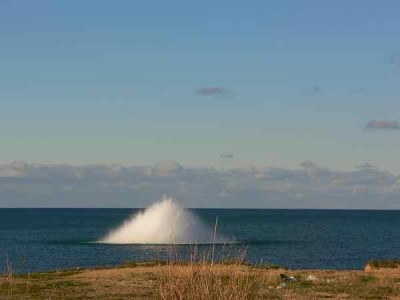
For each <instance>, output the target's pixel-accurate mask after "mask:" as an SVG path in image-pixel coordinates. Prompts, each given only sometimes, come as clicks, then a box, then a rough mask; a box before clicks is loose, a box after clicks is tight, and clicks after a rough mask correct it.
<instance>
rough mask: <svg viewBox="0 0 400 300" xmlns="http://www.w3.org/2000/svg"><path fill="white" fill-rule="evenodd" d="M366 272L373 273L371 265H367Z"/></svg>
mask: <svg viewBox="0 0 400 300" xmlns="http://www.w3.org/2000/svg"><path fill="white" fill-rule="evenodd" d="M364 271H365V272H372V267H371V265H370V264H367V265H366V266H365V268H364Z"/></svg>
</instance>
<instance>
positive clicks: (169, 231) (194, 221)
mask: <svg viewBox="0 0 400 300" xmlns="http://www.w3.org/2000/svg"><path fill="white" fill-rule="evenodd" d="M214 240H215V242H216V243H221V242H223V239H222V238H221V237H218V236H217V237H215V238H214V229H212V228H208V227H207V226H205V225H204V224H203V223H202V222H201V221H200V220H199V219H198V218H197V217H196V216H195V215H194V214H193V213H191V212H189V211H188V210H187V209H185V208H183V207H181V206H180V205H178V204H177V203H176V202H174V201H173V200H172V199H170V198H165V197H164V198H163V199H161V200H160V202H157V203H155V204H153V205H152V206H150V207H148V208H147V209H146V210H145V211H144V212H141V213H138V214H136V215H134V216H133V217H132V218H131V219H129V220H127V221H126V222H124V223H123V224H122V225H121V226H120V227H119V228H117V229H116V230H113V231H111V232H110V233H109V234H108V235H107V236H106V237H105V238H104V239H102V240H101V241H100V242H101V243H108V244H194V243H196V244H208V243H212V242H214Z"/></svg>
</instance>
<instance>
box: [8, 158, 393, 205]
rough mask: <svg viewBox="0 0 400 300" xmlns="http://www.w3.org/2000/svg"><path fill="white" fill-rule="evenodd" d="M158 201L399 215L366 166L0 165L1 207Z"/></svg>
mask: <svg viewBox="0 0 400 300" xmlns="http://www.w3.org/2000/svg"><path fill="white" fill-rule="evenodd" d="M162 195H168V196H170V197H174V198H175V199H177V200H178V201H179V202H181V204H183V205H185V206H187V207H238V208H243V207H244V208H246V207H247V208H340V209H347V208H368V209H400V200H399V199H400V177H399V176H397V175H394V174H391V173H388V172H383V171H380V170H379V169H378V168H375V167H371V165H369V164H365V165H362V167H360V166H358V167H356V168H355V169H354V170H353V171H347V172H343V171H335V170H330V169H327V168H322V167H319V166H318V165H316V164H315V163H313V162H303V163H301V164H300V166H299V168H296V169H285V168H270V167H255V166H249V167H246V168H240V169H231V170H223V171H221V170H217V169H213V168H188V167H184V166H182V165H180V164H178V163H176V162H174V161H166V162H160V163H157V164H155V165H153V166H121V165H85V166H71V165H64V164H60V165H44V164H28V163H24V162H13V163H8V164H3V165H0V207H146V206H148V205H149V204H151V203H153V202H154V201H156V200H157V199H159V198H160V197H161V196H162Z"/></svg>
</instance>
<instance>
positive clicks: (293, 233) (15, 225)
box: [0, 209, 400, 273]
mask: <svg viewBox="0 0 400 300" xmlns="http://www.w3.org/2000/svg"><path fill="white" fill-rule="evenodd" d="M138 211H139V210H138V209H0V272H5V271H6V262H7V260H8V261H9V262H10V263H11V265H12V267H13V270H14V272H18V273H20V272H34V271H44V270H59V269H65V268H75V267H93V266H114V265H119V264H122V263H125V262H129V261H143V260H157V259H165V258H167V257H168V256H169V255H170V254H171V246H166V245H116V244H114V245H113V244H100V243H96V241H98V240H99V239H101V238H102V237H104V236H105V235H107V233H109V232H110V230H112V229H115V228H116V227H118V226H119V225H120V224H121V223H123V222H124V221H125V220H127V219H128V218H129V217H130V216H132V215H134V214H135V213H137V212H138ZM191 212H192V213H194V214H195V215H197V217H198V218H200V219H202V220H203V221H204V222H205V223H206V224H208V226H209V227H210V228H212V227H213V224H214V222H215V218H216V216H218V233H220V234H223V235H224V236H229V237H235V239H236V240H237V241H238V242H240V243H241V244H239V245H237V247H242V248H246V249H247V255H246V260H247V261H249V262H251V263H273V264H277V265H281V266H286V267H289V268H293V269H362V268H363V267H364V266H365V263H366V261H368V260H370V259H400V211H354V210H352V211H350V210H347V211H346V210H341V211H339V210H262V209H257V210H252V209H248V210H241V209H198V210H196V209H195V210H191ZM201 247H203V248H204V249H205V248H207V247H209V246H207V245H206V246H201ZM216 247H217V248H218V249H217V251H222V250H221V249H222V246H216ZM189 251H191V247H190V246H177V252H179V253H187V252H189ZM182 255H183V254H182ZM183 256H184V255H183Z"/></svg>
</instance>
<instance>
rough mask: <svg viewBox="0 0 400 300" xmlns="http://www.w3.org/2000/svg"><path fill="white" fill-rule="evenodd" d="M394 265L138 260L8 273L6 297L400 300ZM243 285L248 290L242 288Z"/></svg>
mask: <svg viewBox="0 0 400 300" xmlns="http://www.w3.org/2000/svg"><path fill="white" fill-rule="evenodd" d="M383 265H384V266H385V265H388V264H387V263H384V264H383ZM391 266H392V267H390V268H389V267H384V268H381V267H378V268H375V267H372V268H371V269H368V268H367V270H291V269H287V268H280V267H277V266H273V267H270V268H268V267H257V266H251V265H247V264H241V263H221V264H217V263H216V264H211V263H209V262H207V263H193V264H190V263H175V264H174V263H166V262H163V263H161V262H151V261H148V262H133V263H126V264H124V265H121V266H119V267H96V268H83V269H81V268H76V269H69V270H59V271H48V272H37V273H31V274H18V275H14V274H3V275H0V299H48V298H52V299H114V298H116V299H132V298H134V299H178V298H176V297H174V296H173V295H174V293H176V292H177V291H175V289H178V292H179V291H180V287H181V286H185V284H186V285H187V289H186V290H182V291H181V292H182V293H190V292H191V291H192V290H193V291H192V292H195V293H196V294H198V293H200V294H201V291H202V289H205V288H208V286H213V285H215V284H219V285H218V286H216V287H215V288H216V290H218V289H219V290H218V291H219V292H221V293H222V292H224V291H226V292H229V291H230V290H232V289H237V288H238V287H240V288H243V289H245V288H248V289H249V290H246V294H248V293H249V292H254V293H255V294H254V295H256V297H255V299H315V298H317V299H320V298H333V299H346V298H348V299H368V298H369V299H398V298H399V297H400V267H399V266H398V265H397V266H396V267H393V265H391ZM196 278H197V279H198V281H196ZM221 278H222V279H223V280H222V281H221V280H220V279H221ZM243 282H247V283H249V284H248V286H247V285H246V286H242V284H243ZM250 283H251V284H250ZM196 284H198V286H196ZM224 284H225V285H226V286H225V285H224ZM192 285H194V286H192ZM178 287H179V288H178ZM168 291H169V292H171V294H168V293H167V292H168ZM237 293H240V290H238V291H237ZM162 294H164V296H165V295H169V296H170V297H164V298H163V297H162ZM196 294H193V297H195V295H196ZM185 295H186V294H185ZM223 299H224V298H223ZM245 299H253V298H245Z"/></svg>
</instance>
